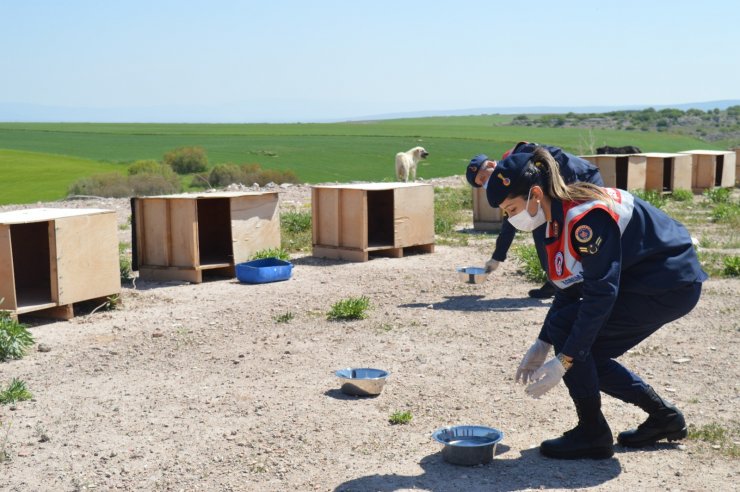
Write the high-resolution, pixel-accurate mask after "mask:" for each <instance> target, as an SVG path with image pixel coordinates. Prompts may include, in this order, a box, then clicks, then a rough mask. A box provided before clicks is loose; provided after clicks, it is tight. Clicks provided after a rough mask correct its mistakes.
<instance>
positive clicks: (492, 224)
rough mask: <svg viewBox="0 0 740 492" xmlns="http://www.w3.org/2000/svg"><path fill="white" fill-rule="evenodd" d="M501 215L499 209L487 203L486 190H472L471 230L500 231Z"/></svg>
mask: <svg viewBox="0 0 740 492" xmlns="http://www.w3.org/2000/svg"><path fill="white" fill-rule="evenodd" d="M502 221H503V214H502V213H501V209H500V208H493V207H492V206H491V205H490V204H489V203H488V198H487V197H486V190H485V189H483V188H482V187H481V188H473V229H475V230H476V231H500V230H501V224H502Z"/></svg>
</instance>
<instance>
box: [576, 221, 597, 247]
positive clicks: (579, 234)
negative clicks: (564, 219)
mask: <svg viewBox="0 0 740 492" xmlns="http://www.w3.org/2000/svg"><path fill="white" fill-rule="evenodd" d="M575 234H576V241H578V242H579V243H587V242H589V241H590V240H591V238H592V237H593V236H594V231H593V230H591V228H590V227H589V226H587V225H580V226H578V227H576V232H575Z"/></svg>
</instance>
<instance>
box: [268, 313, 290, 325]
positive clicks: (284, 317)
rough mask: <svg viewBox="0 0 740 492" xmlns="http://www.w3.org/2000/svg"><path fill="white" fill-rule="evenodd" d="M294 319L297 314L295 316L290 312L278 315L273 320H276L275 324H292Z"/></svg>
mask: <svg viewBox="0 0 740 492" xmlns="http://www.w3.org/2000/svg"><path fill="white" fill-rule="evenodd" d="M293 318H295V314H293V313H292V312H290V311H288V312H286V313H283V314H278V315H277V316H275V317H274V318H272V319H274V320H275V323H290V322H291V320H293Z"/></svg>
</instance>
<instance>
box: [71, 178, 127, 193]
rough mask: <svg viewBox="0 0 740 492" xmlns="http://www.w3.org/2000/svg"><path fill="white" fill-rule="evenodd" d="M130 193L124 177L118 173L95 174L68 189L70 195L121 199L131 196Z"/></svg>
mask: <svg viewBox="0 0 740 492" xmlns="http://www.w3.org/2000/svg"><path fill="white" fill-rule="evenodd" d="M131 192H132V190H131V186H130V185H129V182H128V179H127V178H126V176H123V175H122V174H118V173H107V174H96V175H95V176H90V177H89V178H82V179H79V180H77V181H75V182H74V183H72V184H71V185H70V187H69V194H70V195H89V196H104V197H110V198H123V197H127V196H131Z"/></svg>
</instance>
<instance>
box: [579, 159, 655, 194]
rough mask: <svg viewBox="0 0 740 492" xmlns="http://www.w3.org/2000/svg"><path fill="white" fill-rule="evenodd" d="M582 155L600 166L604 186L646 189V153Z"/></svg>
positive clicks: (623, 188)
mask: <svg viewBox="0 0 740 492" xmlns="http://www.w3.org/2000/svg"><path fill="white" fill-rule="evenodd" d="M581 157H582V158H583V159H586V160H587V161H589V162H591V163H592V164H593V165H595V166H596V167H598V168H599V173H601V177H602V179H603V180H604V186H608V187H610V188H620V189H622V190H642V189H645V172H646V165H647V158H646V157H645V156H644V155H642V154H597V155H584V156H581Z"/></svg>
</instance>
